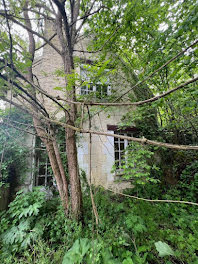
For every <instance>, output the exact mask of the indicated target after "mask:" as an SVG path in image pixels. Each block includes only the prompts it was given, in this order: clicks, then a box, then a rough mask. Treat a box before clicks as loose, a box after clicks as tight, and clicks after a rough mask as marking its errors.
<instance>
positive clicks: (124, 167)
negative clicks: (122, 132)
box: [113, 142, 159, 184]
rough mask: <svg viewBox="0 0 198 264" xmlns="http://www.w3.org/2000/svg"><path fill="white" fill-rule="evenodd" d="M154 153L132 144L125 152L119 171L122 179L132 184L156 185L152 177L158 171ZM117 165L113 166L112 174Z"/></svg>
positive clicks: (146, 147)
mask: <svg viewBox="0 0 198 264" xmlns="http://www.w3.org/2000/svg"><path fill="white" fill-rule="evenodd" d="M155 163H156V162H155V161H154V152H153V151H151V149H150V148H149V147H148V146H143V145H141V144H138V143H135V142H132V143H130V144H129V146H128V147H127V148H126V150H125V157H124V159H123V160H122V164H121V166H120V167H119V170H121V171H122V174H123V178H124V179H126V180H130V181H132V183H133V184H145V183H148V182H153V183H156V182H157V181H158V180H157V179H155V178H154V177H153V175H154V173H156V172H157V171H159V168H158V167H157V166H156V165H155ZM116 170H117V165H116V164H115V165H114V168H113V172H116Z"/></svg>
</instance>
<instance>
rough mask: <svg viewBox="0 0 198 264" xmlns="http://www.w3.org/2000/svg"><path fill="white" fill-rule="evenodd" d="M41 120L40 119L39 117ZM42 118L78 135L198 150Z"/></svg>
mask: <svg viewBox="0 0 198 264" xmlns="http://www.w3.org/2000/svg"><path fill="white" fill-rule="evenodd" d="M41 118H42V117H41ZM43 118H44V119H45V120H47V121H49V122H51V123H54V124H57V125H60V126H62V127H65V128H70V129H72V130H74V131H76V132H78V133H84V134H94V135H103V136H108V137H114V138H121V139H126V140H128V141H134V142H137V143H140V144H148V145H154V146H158V147H165V148H169V149H177V150H198V146H193V145H177V144H170V143H164V142H159V141H154V140H149V139H146V138H136V137H128V136H122V135H118V134H111V133H107V132H103V131H95V130H89V129H82V128H78V127H74V126H71V125H69V124H65V123H62V122H59V121H56V120H52V119H50V118H47V117H45V116H43Z"/></svg>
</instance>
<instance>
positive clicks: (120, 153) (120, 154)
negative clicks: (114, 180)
mask: <svg viewBox="0 0 198 264" xmlns="http://www.w3.org/2000/svg"><path fill="white" fill-rule="evenodd" d="M114 134H118V135H123V136H129V137H131V136H132V134H131V133H119V131H115V132H114ZM128 145H129V142H128V140H127V139H122V138H114V157H115V166H116V169H117V170H120V169H121V166H122V165H123V161H125V150H126V148H127V146H128Z"/></svg>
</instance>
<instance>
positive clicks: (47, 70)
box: [34, 27, 130, 189]
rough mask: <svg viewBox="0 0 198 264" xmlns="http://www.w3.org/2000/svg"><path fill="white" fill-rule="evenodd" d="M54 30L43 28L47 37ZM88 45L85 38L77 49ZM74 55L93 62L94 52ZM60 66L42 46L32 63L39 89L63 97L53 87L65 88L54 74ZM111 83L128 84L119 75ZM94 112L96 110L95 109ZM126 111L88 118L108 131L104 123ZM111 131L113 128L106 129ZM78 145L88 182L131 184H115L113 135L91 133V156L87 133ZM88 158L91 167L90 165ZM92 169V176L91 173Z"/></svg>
mask: <svg viewBox="0 0 198 264" xmlns="http://www.w3.org/2000/svg"><path fill="white" fill-rule="evenodd" d="M52 33H53V31H52V29H51V28H50V27H49V28H48V31H46V36H47V37H50V36H51V35H52ZM53 44H54V45H56V46H58V42H57V39H56V38H54V39H53ZM86 45H87V43H86V41H85V40H84V41H83V42H80V43H78V45H77V46H76V49H77V50H85V46H86ZM75 56H76V57H78V58H79V59H81V60H82V61H84V62H86V61H90V60H91V61H93V62H94V60H95V56H96V55H91V54H89V53H83V52H76V53H75ZM62 68H63V63H62V60H61V57H60V55H59V54H58V53H57V52H56V51H55V50H54V49H53V48H52V47H50V46H49V45H46V46H45V47H44V49H43V55H42V56H41V57H39V58H38V59H37V60H36V61H35V63H34V74H35V75H36V76H37V78H38V81H39V84H40V86H41V87H42V89H44V90H46V91H47V92H48V93H49V94H51V95H53V96H58V95H59V96H60V97H64V96H65V94H66V90H65V91H64V88H63V90H62V91H59V90H56V89H54V88H55V87H57V86H58V87H65V82H64V78H63V77H62V78H61V77H57V76H56V74H55V72H56V71H57V70H60V69H62ZM76 71H77V73H80V67H78V68H77V69H76ZM110 85H111V88H112V90H113V89H114V90H121V91H122V92H123V90H124V89H127V88H128V87H127V83H125V82H124V81H123V79H121V78H120V76H115V75H113V76H110ZM79 92H80V87H78V88H77V90H76V93H77V94H79ZM40 100H41V101H42V103H43V104H44V105H45V107H46V109H47V110H48V112H49V113H50V115H51V117H56V118H57V119H60V118H61V117H63V111H61V109H60V108H58V107H57V105H55V104H54V103H53V102H52V101H51V100H49V99H48V98H46V97H44V96H41V97H40ZM96 112H97V111H96ZM127 112H128V108H127V107H120V108H117V107H116V108H112V109H110V110H109V111H108V112H107V111H101V112H99V113H97V114H96V115H95V116H94V117H93V118H92V120H91V129H93V130H99V131H105V132H107V125H117V124H118V123H119V122H120V119H121V118H122V116H123V114H125V113H127ZM88 127H89V124H88V120H87V121H86V120H85V121H84V123H83V128H88ZM108 132H109V133H114V132H113V131H108ZM77 137H78V140H77V148H78V162H79V169H80V170H83V171H85V173H86V175H87V178H88V179H89V181H90V182H91V183H93V184H95V185H102V186H104V187H106V188H108V187H111V188H119V189H120V188H126V187H130V184H129V183H126V182H125V183H119V184H118V183H116V182H115V181H114V178H115V177H114V174H113V173H111V170H112V166H113V164H114V161H115V157H114V138H113V137H106V136H99V135H92V144H91V155H90V145H89V144H90V143H89V135H88V134H83V135H82V134H80V135H77ZM90 160H91V166H90ZM90 168H91V176H90V175H89V174H90ZM90 177H91V178H90Z"/></svg>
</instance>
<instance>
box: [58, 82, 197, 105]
mask: <svg viewBox="0 0 198 264" xmlns="http://www.w3.org/2000/svg"><path fill="white" fill-rule="evenodd" d="M197 80H198V77H196V78H194V79H191V80H189V81H187V82H185V83H183V84H181V85H179V86H177V87H175V88H173V89H172V90H169V91H167V92H165V93H163V94H160V95H157V96H154V97H152V98H149V99H147V100H144V101H138V102H134V103H130V102H128V103H95V102H83V101H78V102H73V101H70V100H67V99H64V98H60V97H59V96H57V97H56V99H57V100H61V101H65V102H68V103H70V104H83V105H93V106H94V105H100V106H137V105H143V104H147V103H152V102H154V101H157V100H159V99H160V98H163V97H165V96H167V95H169V94H171V93H173V92H175V91H177V90H179V89H181V88H183V87H184V86H187V85H188V84H190V83H193V82H196V81H197Z"/></svg>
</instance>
